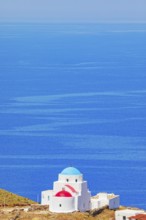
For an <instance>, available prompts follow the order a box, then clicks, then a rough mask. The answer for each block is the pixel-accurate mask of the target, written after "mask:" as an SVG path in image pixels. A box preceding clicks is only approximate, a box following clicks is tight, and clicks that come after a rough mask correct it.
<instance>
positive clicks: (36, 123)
mask: <svg viewBox="0 0 146 220" xmlns="http://www.w3.org/2000/svg"><path fill="white" fill-rule="evenodd" d="M68 166H74V167H76V168H78V169H79V170H80V171H81V172H82V173H83V174H84V179H85V180H87V181H88V186H89V189H90V190H91V192H92V195H94V194H96V193H98V192H114V193H115V194H119V195H120V197H121V204H122V205H127V206H135V207H140V208H145V209H146V24H98V23H97V24H41V23H40V24H35V23H34V24H33V23H32V24H25V23H23V24H20V23H19V24H18V23H17V24H13V23H11V24H8V23H1V24H0V188H3V189H6V190H9V191H12V192H14V193H17V194H20V195H22V196H25V197H28V198H30V199H33V200H36V201H38V198H39V199H40V193H41V191H42V190H46V189H52V186H53V181H55V180H57V178H58V173H60V172H61V171H62V169H64V168H65V167H68Z"/></svg>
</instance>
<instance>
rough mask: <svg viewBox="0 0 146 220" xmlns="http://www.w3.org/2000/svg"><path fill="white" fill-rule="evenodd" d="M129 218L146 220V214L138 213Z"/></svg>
mask: <svg viewBox="0 0 146 220" xmlns="http://www.w3.org/2000/svg"><path fill="white" fill-rule="evenodd" d="M129 219H130V220H131V219H137V220H146V214H138V215H134V216H130V217H129Z"/></svg>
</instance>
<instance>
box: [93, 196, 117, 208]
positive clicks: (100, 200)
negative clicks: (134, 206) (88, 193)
mask: <svg viewBox="0 0 146 220" xmlns="http://www.w3.org/2000/svg"><path fill="white" fill-rule="evenodd" d="M106 205H107V206H109V209H117V208H119V206H120V196H119V195H114V194H108V193H98V194H97V195H96V196H93V197H92V198H91V209H92V210H93V209H98V208H102V207H103V206H106Z"/></svg>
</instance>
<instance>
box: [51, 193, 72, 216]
mask: <svg viewBox="0 0 146 220" xmlns="http://www.w3.org/2000/svg"><path fill="white" fill-rule="evenodd" d="M50 211H51V212H56V213H69V212H74V211H76V209H75V199H74V197H71V198H68V197H67V198H66V197H55V196H53V197H52V200H51V203H50Z"/></svg>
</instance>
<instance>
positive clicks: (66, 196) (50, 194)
mask: <svg viewBox="0 0 146 220" xmlns="http://www.w3.org/2000/svg"><path fill="white" fill-rule="evenodd" d="M119 202H120V201H119V196H118V195H114V194H107V193H99V194H97V195H96V196H93V197H91V193H90V191H89V190H88V186H87V181H84V180H83V175H82V173H80V171H79V170H78V169H76V168H74V167H67V168H66V169H64V170H63V171H62V172H61V173H60V174H59V175H58V181H56V182H54V184H53V190H46V191H42V195H41V204H42V205H49V210H50V211H51V212H56V213H68V212H74V211H81V212H85V211H89V210H93V209H99V208H101V207H103V206H105V205H107V206H109V209H116V208H118V207H119V205H120V203H119Z"/></svg>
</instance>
